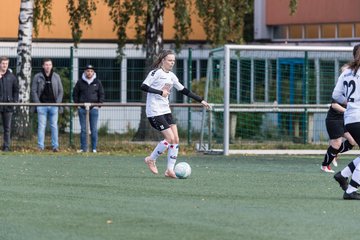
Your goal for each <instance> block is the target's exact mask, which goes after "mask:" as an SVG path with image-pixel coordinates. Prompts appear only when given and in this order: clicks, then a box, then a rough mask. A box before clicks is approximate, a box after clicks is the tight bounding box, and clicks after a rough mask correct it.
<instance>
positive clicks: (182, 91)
mask: <svg viewBox="0 0 360 240" xmlns="http://www.w3.org/2000/svg"><path fill="white" fill-rule="evenodd" d="M180 92H181V93H182V94H184V95H186V96H188V97H191V98H192V99H194V100H195V101H198V102H202V100H204V99H203V98H202V97H200V96H198V95H196V94H195V93H193V92H191V91H190V90H189V89H187V88H185V87H184V89H183V90H181V91H180Z"/></svg>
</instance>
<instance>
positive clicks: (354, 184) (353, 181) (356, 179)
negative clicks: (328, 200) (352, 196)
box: [346, 164, 360, 193]
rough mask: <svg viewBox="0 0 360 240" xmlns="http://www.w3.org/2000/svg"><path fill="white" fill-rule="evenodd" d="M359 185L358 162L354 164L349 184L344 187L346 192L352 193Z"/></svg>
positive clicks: (359, 172)
mask: <svg viewBox="0 0 360 240" xmlns="http://www.w3.org/2000/svg"><path fill="white" fill-rule="evenodd" d="M359 185H360V164H358V165H356V168H355V171H354V172H353V175H352V177H351V180H350V184H349V186H348V188H347V189H346V193H352V192H355V191H357V189H358V187H359Z"/></svg>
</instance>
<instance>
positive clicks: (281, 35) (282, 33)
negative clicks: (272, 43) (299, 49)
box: [274, 26, 287, 39]
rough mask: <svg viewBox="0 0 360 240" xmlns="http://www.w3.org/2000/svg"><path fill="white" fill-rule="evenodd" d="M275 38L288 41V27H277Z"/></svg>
mask: <svg viewBox="0 0 360 240" xmlns="http://www.w3.org/2000/svg"><path fill="white" fill-rule="evenodd" d="M274 38H275V39H286V38H287V26H275V27H274Z"/></svg>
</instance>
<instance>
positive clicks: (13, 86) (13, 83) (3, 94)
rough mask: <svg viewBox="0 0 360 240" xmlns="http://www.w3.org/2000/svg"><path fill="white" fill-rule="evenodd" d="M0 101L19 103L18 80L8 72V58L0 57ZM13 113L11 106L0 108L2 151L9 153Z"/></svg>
mask: <svg viewBox="0 0 360 240" xmlns="http://www.w3.org/2000/svg"><path fill="white" fill-rule="evenodd" d="M0 101H1V102H3V103H6V102H8V103H14V102H18V101H19V84H18V80H17V79H16V77H15V76H14V74H12V72H11V71H10V70H9V58H8V57H4V56H3V57H0ZM13 112H14V107H12V106H2V107H0V114H1V119H2V123H3V129H4V142H3V146H2V150H3V151H5V152H8V151H10V134H11V118H12V115H13Z"/></svg>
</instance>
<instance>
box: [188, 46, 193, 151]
mask: <svg viewBox="0 0 360 240" xmlns="http://www.w3.org/2000/svg"><path fill="white" fill-rule="evenodd" d="M191 78H192V48H189V56H188V89H189V91H191ZM187 100H188V103H190V102H191V99H190V98H189V97H188V98H187ZM191 132H192V131H191V108H190V107H188V133H187V143H188V145H190V144H191Z"/></svg>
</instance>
